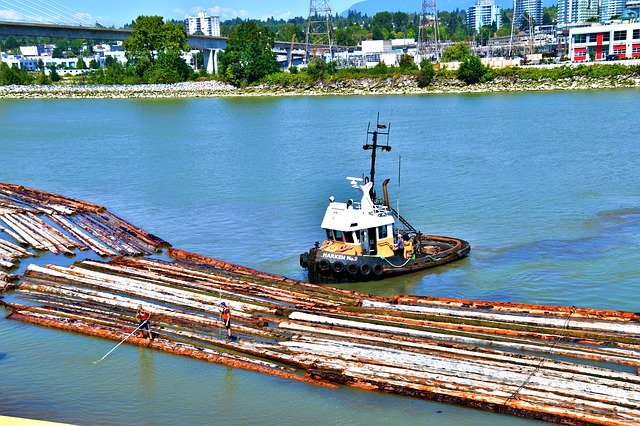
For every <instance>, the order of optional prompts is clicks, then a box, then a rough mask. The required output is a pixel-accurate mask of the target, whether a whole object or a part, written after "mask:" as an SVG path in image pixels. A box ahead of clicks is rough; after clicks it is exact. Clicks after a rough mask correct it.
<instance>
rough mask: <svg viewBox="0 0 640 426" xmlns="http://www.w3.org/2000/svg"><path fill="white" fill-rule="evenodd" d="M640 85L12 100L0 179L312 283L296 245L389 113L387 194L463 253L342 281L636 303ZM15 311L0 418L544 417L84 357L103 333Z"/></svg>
mask: <svg viewBox="0 0 640 426" xmlns="http://www.w3.org/2000/svg"><path fill="white" fill-rule="evenodd" d="M639 95H640V92H639V91H638V90H634V89H629V90H612V91H594V92H556V93H532V94H495V95H431V96H375V97H292V98H288V97H274V98H269V97H264V98H238V99H177V100H1V99H0V164H1V167H0V181H4V182H11V183H16V184H22V185H25V186H30V187H35V188H39V189H42V190H46V191H51V192H56V193H61V194H64V195H67V196H71V197H76V198H80V199H83V200H86V201H91V202H94V203H97V204H102V205H104V206H106V207H108V208H109V209H110V210H111V211H112V212H114V213H115V214H117V215H119V216H121V217H122V218H124V219H126V220H128V221H130V222H132V223H134V224H136V225H138V226H140V227H142V228H143V229H145V230H148V231H150V232H152V233H155V234H156V235H158V236H160V237H162V238H164V239H165V240H167V241H169V242H171V243H172V244H173V245H174V247H177V248H181V249H184V250H189V251H194V252H197V253H202V254H204V255H207V256H211V257H215V258H220V259H224V260H226V261H230V262H235V263H240V264H243V265H246V266H250V267H254V268H257V269H260V270H264V271H267V272H271V273H275V274H282V275H286V276H288V277H291V278H296V279H304V278H305V274H304V271H303V270H301V269H300V268H299V266H298V255H299V253H301V252H303V251H305V250H307V249H308V247H309V246H310V245H311V244H313V242H314V241H316V240H321V239H322V231H321V229H320V227H319V225H320V221H321V219H322V215H323V213H324V209H325V207H326V204H327V199H328V197H329V195H334V196H335V197H336V198H337V199H338V200H345V199H346V198H350V197H355V196H357V193H356V192H355V190H353V189H351V188H350V186H349V184H348V182H347V181H346V180H345V177H346V176H353V175H356V176H361V175H362V174H363V173H368V171H369V157H368V152H365V151H363V150H362V145H363V144H364V143H365V134H366V130H367V123H368V122H369V121H371V122H375V118H376V114H377V113H378V112H379V113H380V116H381V120H382V121H384V122H391V129H390V130H391V137H390V140H389V144H390V145H391V146H392V147H393V149H392V151H391V152H389V153H381V154H379V162H378V167H377V172H376V176H377V177H378V178H379V179H378V180H381V179H382V178H384V177H390V178H391V179H392V180H391V183H390V185H389V188H390V191H391V198H392V203H393V204H394V205H396V206H399V208H400V212H401V214H402V215H403V216H405V217H406V218H407V219H409V220H410V221H411V222H412V224H413V225H414V226H415V227H416V228H418V229H420V230H422V231H423V232H425V233H434V234H440V235H450V236H455V237H459V238H463V239H466V240H468V241H469V242H470V243H471V246H472V250H471V253H470V256H469V257H468V258H466V259H464V260H462V261H460V262H457V263H454V264H452V265H449V266H445V267H442V268H439V269H435V270H431V271H427V272H422V273H417V274H412V275H408V276H404V277H399V278H396V279H393V280H387V281H383V282H377V283H361V284H349V285H343V287H348V288H351V289H354V290H358V291H362V292H367V293H375V294H383V295H392V294H397V293H408V294H418V295H429V296H440V297H459V298H473V299H485V300H501V301H518V302H529V303H542V304H561V305H575V306H588V307H599V308H608V309H621V310H630V311H638V298H637V295H638V294H639V292H640V247H639V246H640V192H639V188H640V173H638V172H637V169H638V159H639V158H640V155H638V154H639V151H640V144H638V140H640V130H638V126H637V123H636V121H637V116H638V111H640V96H639ZM383 142H385V141H384V140H383ZM399 165H400V167H399ZM399 169H400V172H401V174H400V176H401V181H400V185H398V178H397V177H398V170H399ZM398 194H399V196H398ZM5 237H6V236H5ZM82 256H84V255H82ZM71 261H72V260H70V259H66V258H62V257H57V256H52V255H46V256H43V257H41V258H39V259H36V260H35V261H34V262H36V263H42V264H44V263H51V262H56V263H59V264H68V263H69V262H71ZM26 263H28V262H25V265H26ZM25 265H23V267H24V266H25ZM18 272H19V271H18ZM6 313H7V312H6V311H3V310H1V309H0V314H1V315H2V319H0V415H11V416H20V417H30V418H38V419H47V420H54V421H60V422H70V423H80V424H221V423H235V424H278V425H281V424H318V425H338V424H340V425H341V424H400V423H401V424H426V423H428V424H435V425H438V424H442V425H444V424H468V425H471V424H473V425H477V424H487V425H489V424H491V425H494V424H498V425H500V424H518V423H526V424H528V423H534V422H531V421H528V420H521V419H516V418H513V417H507V416H501V415H497V414H493V413H487V412H483V411H477V410H471V409H465V408H459V407H455V406H451V405H446V404H439V403H433V402H429V401H422V400H419V399H413V398H404V397H398V396H393V395H384V394H379V393H373V392H365V391H359V390H354V389H350V388H344V387H340V388H338V389H326V388H322V387H317V386H313V385H307V384H300V383H291V382H288V381H283V380H281V379H276V378H272V377H269V376H264V375H260V374H256V373H250V372H244V371H240V370H234V369H229V368H226V367H221V366H217V365H212V364H208V363H204V362H200V361H194V360H191V359H185V358H181V357H177V356H172V355H167V354H164V353H159V352H154V351H150V350H145V349H139V348H137V347H130V346H127V345H122V346H121V347H120V348H118V350H117V351H115V352H114V353H113V354H111V355H110V356H109V358H107V360H105V362H103V363H100V364H94V363H93V361H95V360H96V359H99V358H100V357H101V356H102V355H103V354H105V353H106V352H107V351H108V350H109V349H111V348H112V347H113V342H111V341H104V340H101V339H96V338H91V337H85V336H80V335H75V334H72V333H66V332H61V331H55V330H49V329H45V328H40V327H36V326H30V325H25V324H22V323H18V322H13V321H8V320H6V319H4V315H6Z"/></svg>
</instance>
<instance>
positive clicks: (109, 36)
mask: <svg viewBox="0 0 640 426" xmlns="http://www.w3.org/2000/svg"><path fill="white" fill-rule="evenodd" d="M10 35H12V36H18V37H24V36H27V37H56V38H87V39H95V40H113V41H122V40H124V39H125V38H127V37H128V36H130V35H131V30H124V29H114V28H98V27H81V26H70V25H53V24H40V23H26V22H5V21H0V36H10ZM187 44H188V45H189V46H190V47H192V48H194V49H202V50H205V51H209V54H208V55H205V67H206V68H207V72H209V73H213V72H217V70H218V66H217V62H218V61H217V57H218V51H220V50H224V49H225V48H226V47H227V39H226V38H224V37H209V36H203V35H192V34H190V35H188V36H187Z"/></svg>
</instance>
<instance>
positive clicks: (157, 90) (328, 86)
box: [0, 76, 640, 99]
mask: <svg viewBox="0 0 640 426" xmlns="http://www.w3.org/2000/svg"><path fill="white" fill-rule="evenodd" d="M633 87H635V88H638V87H640V77H638V76H615V77H604V78H589V77H573V78H567V79H561V80H551V79H546V80H514V79H496V80H493V81H491V82H488V83H482V84H475V85H466V84H464V83H462V82H461V81H458V80H444V81H437V82H436V83H435V84H434V85H432V86H429V87H425V88H420V87H418V85H417V83H416V79H415V78H414V77H411V76H402V77H399V78H387V79H381V80H378V79H361V80H350V81H330V82H322V81H321V82H318V83H316V84H315V85H311V86H304V87H283V86H273V85H257V86H251V87H247V88H237V87H234V86H232V85H229V84H226V83H222V82H219V81H200V82H185V83H176V84H138V85H70V84H59V85H48V86H40V85H29V86H17V85H11V86H0V99H127V98H151V99H153V98H210V97H232V96H331V95H333V96H340V95H356V96H357V95H407V94H411V95H427V94H441V93H496V92H537V91H555V90H600V89H615V88H633Z"/></svg>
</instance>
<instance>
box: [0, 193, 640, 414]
mask: <svg viewBox="0 0 640 426" xmlns="http://www.w3.org/2000/svg"><path fill="white" fill-rule="evenodd" d="M3 188H5V186H4V185H0V190H2V189H3ZM11 191H12V193H11V196H10V197H6V196H5V197H4V198H2V197H0V208H1V209H5V210H6V211H9V210H11V211H10V213H9V215H10V216H12V217H13V216H15V215H23V214H26V213H25V212H24V211H23V210H25V209H32V211H31V212H30V213H31V215H33V216H35V217H36V218H39V219H40V220H42V221H44V222H45V223H46V224H49V225H51V226H52V227H53V228H55V229H56V230H57V231H59V232H60V233H61V234H62V235H65V236H66V237H68V238H70V240H74V236H73V234H72V232H71V231H70V229H71V228H68V229H67V228H63V227H62V226H61V225H56V224H54V223H53V222H52V219H51V217H50V216H53V215H58V214H62V215H63V216H64V215H68V216H69V215H86V214H88V213H87V211H85V210H84V208H81V207H80V206H81V205H78V206H77V207H76V210H74V211H73V212H71V211H69V212H66V213H59V212H58V213H54V212H53V211H51V210H50V209H51V206H50V205H49V204H47V203H50V202H51V199H52V198H51V197H54V195H53V194H51V197H45V196H43V195H42V193H38V194H40V195H41V196H42V197H39V198H38V197H36V198H35V199H31V200H30V201H28V202H27V201H25V200H26V198H24V197H22V196H21V190H20V189H19V188H15V187H13V188H12V189H11ZM29 191H33V190H30V189H25V193H27V192H29ZM2 193H3V192H2ZM3 194H4V193H3ZM45 194H46V193H45ZM55 197H59V196H55ZM43 200H48V201H47V202H45V201H43ZM56 200H57V203H58V205H64V206H67V204H65V203H66V201H65V199H64V197H61V198H60V199H56ZM73 201H74V202H78V201H77V200H73ZM88 206H90V205H88ZM98 207H99V206H98ZM41 208H42V209H45V210H44V211H43V210H42V209H41ZM49 211H51V212H49ZM92 214H93V215H94V216H95V217H100V218H104V217H109V218H111V217H115V216H113V215H111V214H110V213H108V212H107V211H106V210H105V209H103V208H98V209H97V210H94V211H93V213H92ZM31 215H28V216H29V217H30V216H31ZM4 217H6V213H2V214H0V220H3V222H4V224H5V225H6V229H8V230H9V231H10V232H15V233H18V229H21V232H22V233H25V235H27V234H29V235H31V236H30V238H33V239H34V241H32V242H29V241H25V242H26V245H25V244H23V245H22V246H21V245H20V244H21V243H20V242H19V241H14V242H11V243H10V244H11V245H13V246H15V247H18V248H19V249H20V250H17V249H15V252H16V253H21V254H22V255H23V256H27V255H26V254H24V253H23V251H26V252H28V253H30V254H29V255H35V254H37V252H33V251H31V250H33V249H34V248H35V247H34V243H35V242H36V241H39V240H40V239H44V240H46V241H49V245H53V243H52V241H51V240H50V239H49V238H51V237H47V238H45V235H49V234H50V233H51V232H52V231H51V230H49V229H48V228H46V227H44V228H43V227H42V225H41V224H39V223H36V222H33V220H34V219H33V218H32V217H30V220H31V221H27V222H26V223H20V226H15V227H14V226H13V225H14V224H17V223H18V222H19V221H18V220H13V221H12V220H11V219H10V220H9V221H5V220H4ZM67 219H69V218H67ZM74 220H75V219H73V220H69V222H71V223H74V224H75V223H76V222H75V221H74ZM96 220H97V219H96ZM120 221H121V220H120ZM120 221H116V220H115V219H114V222H113V223H118V226H112V227H109V226H107V225H108V223H107V224H105V223H102V224H100V225H97V224H96V223H97V222H96V221H93V222H92V224H93V225H92V226H93V227H95V228H96V229H99V230H100V231H101V232H102V233H103V234H102V235H103V237H104V238H107V236H109V235H111V236H113V238H114V240H113V241H117V242H118V243H117V244H115V243H114V245H115V246H116V247H121V250H123V251H125V253H122V255H118V256H114V255H109V259H104V260H102V261H96V260H84V261H80V262H76V263H74V264H73V265H72V266H70V267H62V266H56V265H47V266H37V265H35V264H31V265H29V266H28V267H27V269H26V271H25V272H24V274H23V275H22V276H20V277H17V280H13V281H12V280H11V278H12V277H11V275H9V274H8V272H9V271H10V270H11V269H9V268H7V267H4V271H5V274H4V276H3V277H0V280H2V279H4V281H5V286H4V290H5V291H6V292H7V293H6V294H5V296H6V297H5V299H4V301H3V304H4V305H5V307H6V308H7V309H9V310H10V311H11V313H10V314H9V316H8V317H9V318H10V319H14V320H20V321H25V322H28V323H33V324H37V325H42V326H47V327H54V328H58V329H64V330H70V331H74V332H78V333H83V334H88V335H93V336H99V337H102V338H107V339H112V340H114V341H120V340H122V339H123V338H124V337H125V336H126V335H127V334H129V333H130V332H131V331H132V330H133V329H134V327H135V325H134V324H133V317H134V314H135V310H136V307H137V305H139V304H140V303H142V304H143V305H144V306H145V307H147V308H148V309H149V310H151V312H152V313H153V316H152V329H153V331H154V332H155V334H156V338H155V339H154V340H153V341H149V340H147V339H142V338H137V337H135V336H134V337H132V338H131V339H129V340H128V343H129V344H136V345H141V346H147V347H149V348H153V349H157V350H162V351H166V352H171V353H175V354H179V355H183V356H190V357H194V358H198V359H205V360H208V361H211V362H215V363H219V364H224V365H229V366H234V367H237V368H243V369H247V370H253V371H259V372H263V373H266V374H272V375H275V376H278V377H283V378H288V379H291V380H303V381H308V382H313V383H318V384H320V385H327V386H335V385H349V386H354V387H358V388H362V389H369V390H377V391H382V392H389V393H396V394H401V395H407V396H413V397H418V398H425V399H433V400H438V401H443V402H448V403H453V404H459V405H464V406H469V407H475V408H481V409H486V410H491V411H496V412H501V413H505V414H511V415H516V416H525V417H530V418H535V419H542V420H547V421H557V422H565V423H573V424H584V423H595V424H638V423H640V376H639V375H638V367H640V351H639V349H640V323H639V322H638V321H639V320H640V316H639V315H637V314H635V313H630V312H620V311H609V310H597V309H588V308H578V307H561V306H541V305H527V304H515V303H501V302H486V301H474V300H458V299H442V298H430V297H418V296H406V295H398V296H395V297H392V298H385V297H377V296H372V295H368V294H363V293H358V292H354V291H349V290H342V289H336V288H332V287H328V286H320V285H314V284H309V283H305V282H300V281H295V280H291V279H288V278H285V277H281V276H275V275H271V274H267V273H264V272H260V271H256V270H253V269H250V268H246V267H243V266H239V265H233V264H229V263H226V262H224V261H220V260H216V259H211V258H207V257H204V256H201V255H198V254H194V253H188V252H185V251H182V250H178V249H173V248H171V249H168V250H167V252H166V254H167V255H168V258H165V259H160V258H158V256H154V255H153V254H151V253H155V252H156V251H157V250H158V249H159V248H160V247H164V248H166V247H168V244H167V243H166V242H164V241H162V240H160V239H158V238H157V237H153V236H150V234H148V233H146V232H144V231H142V230H139V229H137V228H135V227H134V226H132V225H130V224H126V225H125V224H123V223H121V222H120ZM122 222H124V221H122ZM109 223H111V222H109ZM36 225H38V226H36ZM92 226H87V228H86V229H84V230H83V231H84V232H83V233H84V234H91V235H94V236H95V235H96V234H95V233H94V232H93V231H92V229H94V228H93V227H92ZM9 228H10V229H9ZM39 228H41V229H42V232H41V233H37V232H35V229H39ZM123 229H126V232H124V233H123ZM27 231H28V232H27ZM45 231H47V232H45ZM38 235H39V236H38ZM118 235H119V236H118ZM130 238H135V241H140V242H142V241H146V242H145V243H144V246H145V247H147V250H146V251H147V253H146V256H143V254H145V253H142V251H140V252H139V253H136V254H135V256H134V255H133V254H132V253H128V252H126V250H125V249H124V246H122V244H123V241H124V240H126V239H130ZM107 239H108V238H107ZM96 241H97V242H98V243H100V241H103V240H100V239H98V238H97V237H96ZM133 241H134V240H130V241H129V243H133ZM40 243H41V244H42V245H44V246H45V247H46V246H47V244H45V241H40ZM103 244H104V245H106V242H105V243H103ZM140 244H142V243H140ZM111 249H112V250H114V251H117V250H116V249H115V248H113V247H111ZM68 250H75V249H74V248H73V247H69V248H68ZM15 259H16V260H14V261H15V262H19V261H20V260H21V259H24V257H22V256H18V257H16V258H15ZM2 268H3V267H2V266H0V271H2V270H3V269H2ZM10 281H11V282H10ZM0 291H2V287H0ZM222 300H224V301H226V302H228V303H230V304H231V307H232V312H233V321H232V323H233V327H232V330H233V333H234V338H233V339H227V338H226V331H225V329H224V327H222V326H221V323H220V321H219V316H218V315H219V302H220V301H222Z"/></svg>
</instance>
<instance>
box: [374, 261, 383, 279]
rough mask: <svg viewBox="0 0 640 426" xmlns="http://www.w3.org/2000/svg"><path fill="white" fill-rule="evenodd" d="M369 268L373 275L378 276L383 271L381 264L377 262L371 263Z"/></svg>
mask: <svg viewBox="0 0 640 426" xmlns="http://www.w3.org/2000/svg"><path fill="white" fill-rule="evenodd" d="M371 270H372V271H373V275H377V276H380V275H382V272H383V271H384V268H383V267H382V265H381V264H379V263H377V264H375V265H373V268H371Z"/></svg>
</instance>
